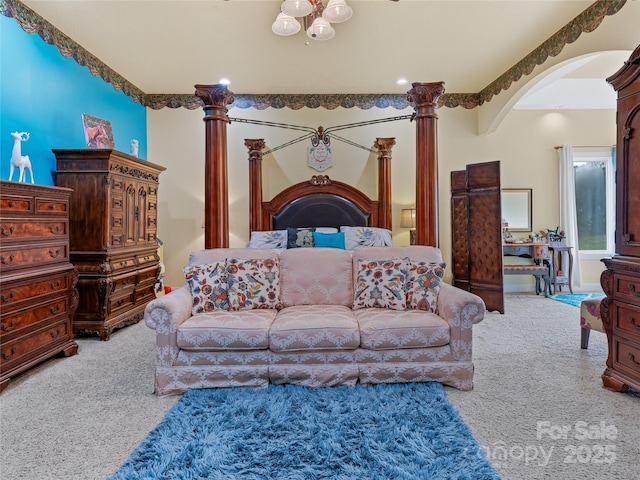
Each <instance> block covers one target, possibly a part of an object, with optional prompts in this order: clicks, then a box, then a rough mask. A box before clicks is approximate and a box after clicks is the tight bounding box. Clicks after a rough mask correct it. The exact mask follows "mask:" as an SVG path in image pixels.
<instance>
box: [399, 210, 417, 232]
mask: <svg viewBox="0 0 640 480" xmlns="http://www.w3.org/2000/svg"><path fill="white" fill-rule="evenodd" d="M400 228H416V209H415V208H403V209H402V211H401V212H400Z"/></svg>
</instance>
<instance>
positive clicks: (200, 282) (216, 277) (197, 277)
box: [183, 262, 229, 315]
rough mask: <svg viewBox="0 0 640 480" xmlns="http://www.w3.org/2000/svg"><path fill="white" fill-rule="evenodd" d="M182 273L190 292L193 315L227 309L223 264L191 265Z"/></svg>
mask: <svg viewBox="0 0 640 480" xmlns="http://www.w3.org/2000/svg"><path fill="white" fill-rule="evenodd" d="M183 272H184V276H185V278H186V280H187V284H188V285H189V289H190V290H191V297H192V299H193V305H192V308H191V313H192V314H193V315H197V314H198V313H206V312H213V311H214V310H228V309H229V299H228V295H227V294H228V292H227V276H226V271H225V262H215V263H207V264H204V265H192V266H188V267H184V268H183Z"/></svg>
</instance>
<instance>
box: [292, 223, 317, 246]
mask: <svg viewBox="0 0 640 480" xmlns="http://www.w3.org/2000/svg"><path fill="white" fill-rule="evenodd" d="M315 231H316V229H315V228H313V227H310V228H292V227H288V228H287V248H300V247H313V246H314V243H313V232H315Z"/></svg>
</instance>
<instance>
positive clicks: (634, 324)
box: [627, 315, 640, 330]
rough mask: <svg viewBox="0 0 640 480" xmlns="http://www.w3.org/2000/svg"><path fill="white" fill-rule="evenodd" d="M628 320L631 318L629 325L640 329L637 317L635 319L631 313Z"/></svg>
mask: <svg viewBox="0 0 640 480" xmlns="http://www.w3.org/2000/svg"><path fill="white" fill-rule="evenodd" d="M627 320H629V325H631V326H632V327H633V328H637V329H639V330H640V325H638V324H637V323H636V319H635V318H633V317H632V316H631V315H629V316H628V317H627Z"/></svg>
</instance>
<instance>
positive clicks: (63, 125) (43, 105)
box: [0, 15, 147, 185]
mask: <svg viewBox="0 0 640 480" xmlns="http://www.w3.org/2000/svg"><path fill="white" fill-rule="evenodd" d="M83 113H87V114H89V115H93V116H94V117H98V118H102V119H105V120H109V121H110V122H111V125H112V128H113V137H114V143H115V148H116V149H117V150H121V151H123V152H126V153H129V148H130V142H131V139H132V138H136V139H138V140H139V142H140V146H139V151H138V156H139V157H140V158H143V159H145V158H147V112H146V109H145V107H143V106H142V105H140V104H138V103H136V102H134V101H133V100H132V99H131V98H130V97H128V96H126V95H125V94H123V93H122V92H119V91H117V90H115V89H114V88H113V86H112V85H111V84H110V83H107V82H105V81H104V80H102V78H100V77H96V76H93V75H92V74H91V72H89V70H88V69H87V68H86V67H83V66H81V65H78V64H77V63H76V62H75V60H73V59H72V58H65V57H63V56H62V55H61V54H60V52H59V51H58V49H57V48H56V47H54V46H52V45H49V44H47V43H46V42H44V41H43V40H42V39H41V38H40V37H39V36H38V35H30V34H28V33H26V32H25V31H24V30H22V29H21V28H20V26H19V25H18V24H17V22H16V21H15V20H14V19H13V18H8V17H5V16H3V15H0V178H1V179H2V180H8V179H9V172H10V160H11V152H12V149H13V143H14V142H13V138H12V137H11V132H14V131H19V132H22V131H26V132H29V133H30V134H31V138H30V139H29V140H28V141H26V142H22V155H29V158H30V160H31V164H32V167H33V171H34V177H35V183H38V184H40V185H54V176H53V174H54V172H55V169H56V162H55V156H54V155H53V153H52V152H51V149H52V148H84V147H85V139H84V131H83V128H82V114H83ZM17 179H18V173H17V172H14V174H13V180H17Z"/></svg>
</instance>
